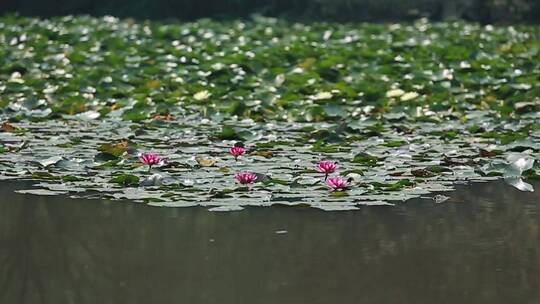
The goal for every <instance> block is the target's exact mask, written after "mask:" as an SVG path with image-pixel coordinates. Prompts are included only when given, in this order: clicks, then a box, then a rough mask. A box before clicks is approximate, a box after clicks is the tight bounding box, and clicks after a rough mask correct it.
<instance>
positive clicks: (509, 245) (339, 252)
mask: <svg viewBox="0 0 540 304" xmlns="http://www.w3.org/2000/svg"><path fill="white" fill-rule="evenodd" d="M29 186H30V184H29V183H25V182H9V183H7V182H4V183H3V184H0V195H1V196H2V198H3V199H2V200H1V202H0V262H1V264H2V265H1V268H0V269H1V271H0V290H2V293H0V303H21V304H23V303H55V304H56V303H192V304H195V303H205V304H208V303H220V304H227V303H231V304H232V303H234V304H237V303H254V304H259V303H272V304H274V303H284V304H288V303H295V304H296V303H310V304H313V303H415V304H417V303H475V304H478V303H490V304H493V303H504V304H509V303H520V304H523V303H539V302H540V289H539V288H538V286H540V195H539V194H538V193H530V192H520V191H518V190H516V189H515V188H513V187H511V186H509V185H506V184H504V183H503V182H489V183H482V184H475V185H473V186H471V185H468V186H465V185H460V186H458V187H457V190H456V191H454V192H446V193H445V195H449V196H450V197H451V198H450V199H449V200H448V201H446V202H444V203H442V204H435V203H434V202H433V200H426V199H415V200H410V201H408V202H406V203H405V204H399V205H397V206H371V207H368V206H364V207H361V208H360V210H356V211H342V212H323V211H320V210H316V209H311V208H293V207H272V208H246V209H245V210H243V211H241V212H225V213H223V212H217V213H216V212H209V211H207V210H206V209H204V208H202V207H193V208H159V207H150V206H146V205H143V204H135V203H129V202H118V201H116V202H107V201H97V200H88V199H71V198H67V197H62V196H34V195H28V194H27V195H23V194H16V193H14V190H16V189H26V188H28V187H29ZM533 186H535V188H537V187H539V186H540V183H539V182H536V183H533Z"/></svg>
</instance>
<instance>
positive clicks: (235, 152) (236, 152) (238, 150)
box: [229, 146, 246, 160]
mask: <svg viewBox="0 0 540 304" xmlns="http://www.w3.org/2000/svg"><path fill="white" fill-rule="evenodd" d="M229 153H231V155H232V156H234V160H238V156H240V155H244V154H245V153H246V148H244V147H240V146H234V147H231V148H230V149H229Z"/></svg>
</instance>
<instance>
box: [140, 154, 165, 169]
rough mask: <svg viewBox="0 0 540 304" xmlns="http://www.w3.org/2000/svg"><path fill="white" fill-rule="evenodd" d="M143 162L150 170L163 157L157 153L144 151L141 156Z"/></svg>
mask: <svg viewBox="0 0 540 304" xmlns="http://www.w3.org/2000/svg"><path fill="white" fill-rule="evenodd" d="M139 160H140V161H141V163H143V164H145V165H147V166H148V171H150V170H152V166H154V165H157V164H159V163H160V162H161V157H160V156H159V155H158V154H156V153H143V154H141V156H139Z"/></svg>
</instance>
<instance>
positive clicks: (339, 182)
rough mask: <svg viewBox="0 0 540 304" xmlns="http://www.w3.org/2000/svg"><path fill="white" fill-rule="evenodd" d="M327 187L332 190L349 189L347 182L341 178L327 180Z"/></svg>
mask: <svg viewBox="0 0 540 304" xmlns="http://www.w3.org/2000/svg"><path fill="white" fill-rule="evenodd" d="M326 185H327V186H328V187H330V189H332V190H345V189H347V181H346V180H345V179H344V178H343V177H341V176H334V177H330V178H328V179H327V180H326Z"/></svg>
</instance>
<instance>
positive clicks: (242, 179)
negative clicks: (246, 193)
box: [234, 172, 257, 184]
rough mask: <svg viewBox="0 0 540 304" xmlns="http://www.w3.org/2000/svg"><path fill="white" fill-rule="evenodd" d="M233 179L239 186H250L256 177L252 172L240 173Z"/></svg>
mask: <svg viewBox="0 0 540 304" xmlns="http://www.w3.org/2000/svg"><path fill="white" fill-rule="evenodd" d="M234 178H235V179H236V181H237V182H238V183H240V184H252V183H253V182H255V180H257V175H256V174H255V173H252V172H240V173H237V174H236V175H235V176H234Z"/></svg>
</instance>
